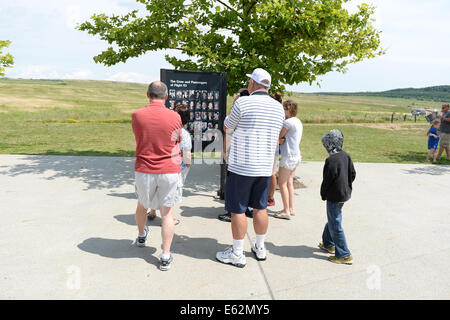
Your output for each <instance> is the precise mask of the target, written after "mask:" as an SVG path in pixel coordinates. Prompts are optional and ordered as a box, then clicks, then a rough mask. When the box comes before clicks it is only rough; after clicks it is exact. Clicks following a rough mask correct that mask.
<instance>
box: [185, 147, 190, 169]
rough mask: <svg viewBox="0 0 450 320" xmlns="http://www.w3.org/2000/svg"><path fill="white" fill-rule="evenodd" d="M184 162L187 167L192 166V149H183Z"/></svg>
mask: <svg viewBox="0 0 450 320" xmlns="http://www.w3.org/2000/svg"><path fill="white" fill-rule="evenodd" d="M183 162H184V163H185V164H186V167H188V168H189V167H190V166H191V164H192V155H191V150H187V149H185V150H183Z"/></svg>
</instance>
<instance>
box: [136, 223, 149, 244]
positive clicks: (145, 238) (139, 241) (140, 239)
mask: <svg viewBox="0 0 450 320" xmlns="http://www.w3.org/2000/svg"><path fill="white" fill-rule="evenodd" d="M144 231H145V236H142V237H141V236H140V235H138V237H137V239H136V245H137V246H138V247H145V241H147V236H148V226H145V227H144Z"/></svg>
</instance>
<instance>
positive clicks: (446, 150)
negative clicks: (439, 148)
mask: <svg viewBox="0 0 450 320" xmlns="http://www.w3.org/2000/svg"><path fill="white" fill-rule="evenodd" d="M444 149H445V153H446V154H447V159H450V146H447V147H445V148H444Z"/></svg>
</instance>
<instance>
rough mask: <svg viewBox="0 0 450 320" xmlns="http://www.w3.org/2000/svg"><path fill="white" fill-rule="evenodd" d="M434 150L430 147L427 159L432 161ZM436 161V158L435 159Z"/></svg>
mask: <svg viewBox="0 0 450 320" xmlns="http://www.w3.org/2000/svg"><path fill="white" fill-rule="evenodd" d="M433 150H434V149H430V151H428V154H427V158H426V160H425V161H427V162H428V161H430V157H431V156H432V155H433ZM434 158H436V157H434ZM435 161H436V160H435Z"/></svg>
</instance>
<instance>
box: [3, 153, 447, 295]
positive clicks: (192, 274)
mask: <svg viewBox="0 0 450 320" xmlns="http://www.w3.org/2000/svg"><path fill="white" fill-rule="evenodd" d="M133 165H134V159H133V158H104V157H59V156H9V155H1V156H0V203H1V206H0V218H1V224H0V299H205V300H207V299H225V300H228V299H296V300H297V299H449V298H450V290H449V288H450V279H449V277H448V270H450V220H449V217H450V210H449V206H448V192H449V190H450V167H449V166H435V165H397V164H368V163H356V164H355V167H356V171H357V177H356V181H355V184H354V193H353V197H352V199H351V200H350V201H349V202H348V203H347V204H346V205H345V206H344V209H343V213H344V218H343V224H344V230H345V232H346V236H347V241H348V244H349V248H350V250H351V251H352V254H353V257H354V264H353V265H352V266H347V265H335V264H332V263H330V262H328V261H327V254H325V253H322V252H321V251H320V250H319V249H318V248H317V244H318V242H319V241H320V240H321V234H322V231H323V227H324V224H325V222H326V214H325V203H324V202H323V201H321V199H320V195H319V188H320V183H321V175H322V167H323V163H319V162H305V163H303V164H302V165H301V166H300V167H299V168H298V170H297V173H296V174H297V176H299V177H300V178H301V181H302V182H303V183H304V184H306V185H307V188H306V189H299V190H297V196H296V212H297V215H296V216H295V217H294V219H292V220H290V221H286V220H279V219H275V218H271V219H270V226H269V233H268V236H267V243H266V245H267V249H268V259H267V261H264V262H258V261H256V260H255V259H254V258H253V255H252V254H251V251H250V240H252V241H253V240H254V232H253V228H252V224H251V221H249V231H248V237H247V241H246V244H245V251H246V255H247V266H246V267H245V268H244V269H239V268H235V267H232V266H229V265H224V264H221V263H219V262H217V261H216V260H215V254H216V252H217V251H219V250H223V249H224V248H226V247H227V246H228V245H230V244H231V242H232V241H231V230H230V224H229V223H227V222H222V221H219V220H218V219H217V216H218V215H219V214H221V213H223V212H224V209H223V207H224V204H223V201H219V200H217V199H216V198H215V195H216V191H217V190H218V188H219V167H218V166H217V165H210V166H208V165H197V166H194V167H193V168H192V170H191V172H190V174H189V176H188V181H187V186H186V189H185V192H184V195H185V197H184V199H183V202H182V203H181V204H180V205H179V206H178V207H177V208H176V216H177V217H178V218H180V219H181V224H180V225H179V226H177V227H176V236H175V239H174V243H173V246H172V248H173V253H174V263H173V266H172V269H171V270H170V271H168V272H161V271H160V270H159V269H158V265H159V263H158V261H159V256H160V253H161V245H160V244H161V236H160V223H161V220H160V219H159V218H157V219H155V220H154V221H152V222H149V228H150V237H149V240H148V241H147V247H145V248H138V247H136V246H135V245H134V241H135V238H136V236H137V228H136V225H135V220H134V211H135V207H136V200H135V195H134V174H133ZM445 193H446V195H445ZM275 200H276V206H275V208H273V207H272V208H273V210H274V211H275V210H280V209H281V196H280V194H279V193H278V192H277V194H276V198H275ZM272 212H273V211H272Z"/></svg>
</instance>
